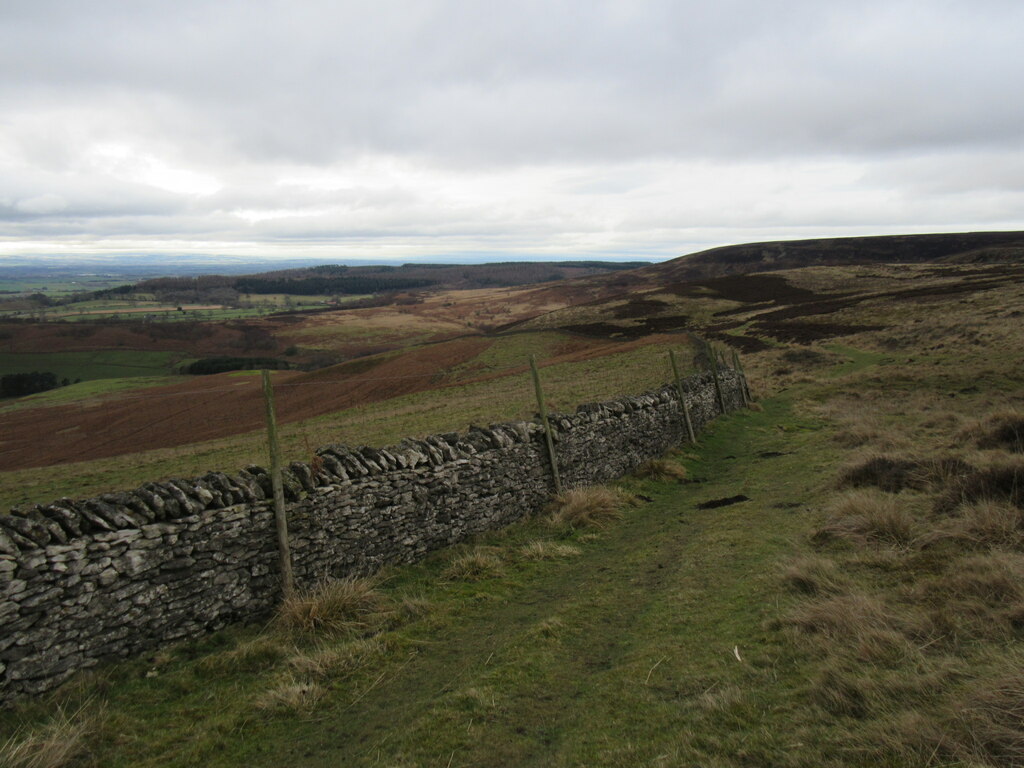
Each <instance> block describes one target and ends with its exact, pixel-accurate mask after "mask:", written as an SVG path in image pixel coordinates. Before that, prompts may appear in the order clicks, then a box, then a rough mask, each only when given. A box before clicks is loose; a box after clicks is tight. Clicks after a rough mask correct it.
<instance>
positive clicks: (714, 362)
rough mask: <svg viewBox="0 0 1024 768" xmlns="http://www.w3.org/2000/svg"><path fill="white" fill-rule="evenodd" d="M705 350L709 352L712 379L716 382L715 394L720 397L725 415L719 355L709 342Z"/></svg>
mask: <svg viewBox="0 0 1024 768" xmlns="http://www.w3.org/2000/svg"><path fill="white" fill-rule="evenodd" d="M704 349H705V350H706V352H707V357H708V359H709V360H710V361H711V377H712V378H713V379H714V380H715V394H717V395H718V407H719V408H721V409H722V413H725V412H726V409H725V395H723V394H722V381H721V379H720V378H719V376H718V353H717V352H716V351H715V350H714V349H713V348H712V347H711V344H710V343H709V342H707V341H705V342H704Z"/></svg>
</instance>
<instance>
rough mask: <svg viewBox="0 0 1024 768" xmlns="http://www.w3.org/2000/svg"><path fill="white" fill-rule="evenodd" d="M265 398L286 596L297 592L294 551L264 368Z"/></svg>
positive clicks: (271, 394) (271, 391) (271, 396)
mask: <svg viewBox="0 0 1024 768" xmlns="http://www.w3.org/2000/svg"><path fill="white" fill-rule="evenodd" d="M263 399H264V401H265V402H266V406H267V443H269V445H270V481H271V484H272V485H273V488H274V522H275V523H276V526H277V549H278V553H279V555H280V558H281V590H282V592H284V596H285V598H286V599H287V598H289V597H291V596H292V595H293V594H294V593H295V576H294V574H293V573H292V553H291V547H290V546H289V545H288V518H287V517H286V516H285V511H284V486H283V485H282V484H281V454H280V451H279V450H278V445H277V414H276V413H275V411H274V387H273V386H272V385H271V383H270V371H268V370H266V369H264V370H263Z"/></svg>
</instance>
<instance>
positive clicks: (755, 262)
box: [630, 232, 1024, 283]
mask: <svg viewBox="0 0 1024 768" xmlns="http://www.w3.org/2000/svg"><path fill="white" fill-rule="evenodd" d="M1021 260H1024V232H961V233H953V234H928V235H879V236H873V237H837V238H822V239H814V240H786V241H777V242H765V243H744V244H742V245H726V246H722V247H720V248H712V249H710V250H707V251H700V252H699V253H692V254H689V255H686V256H681V257H679V258H677V259H673V260H671V261H667V262H664V263H662V264H656V265H652V266H650V267H643V268H640V269H637V270H635V271H633V272H631V273H630V277H631V278H635V279H638V280H641V281H647V280H654V281H657V282H661V283H673V282H683V281H696V280H707V279H710V278H717V277H723V276H726V275H736V274H746V273H749V272H768V271H775V270H780V269H801V268H806V267H826V266H848V265H855V264H922V263H927V262H934V263H965V264H972V263H979V264H985V263H995V262H1003V261H1018V262H1019V261H1021Z"/></svg>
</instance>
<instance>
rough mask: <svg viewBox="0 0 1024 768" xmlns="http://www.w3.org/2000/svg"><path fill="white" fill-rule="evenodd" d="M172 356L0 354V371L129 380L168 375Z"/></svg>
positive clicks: (102, 352) (137, 353)
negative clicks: (37, 372)
mask: <svg viewBox="0 0 1024 768" xmlns="http://www.w3.org/2000/svg"><path fill="white" fill-rule="evenodd" d="M174 358H175V355H174V353H173V352H144V351H141V350H127V349H126V350H117V349H105V350H97V351H92V352H52V353H47V354H28V353H16V352H0V371H3V373H31V372H32V371H52V372H53V373H54V374H56V376H57V378H58V379H63V378H67V379H69V380H71V381H74V380H75V379H82V380H83V381H89V380H93V379H120V378H127V377H132V376H161V375H166V374H167V373H169V372H170V370H171V366H172V363H173V361H174Z"/></svg>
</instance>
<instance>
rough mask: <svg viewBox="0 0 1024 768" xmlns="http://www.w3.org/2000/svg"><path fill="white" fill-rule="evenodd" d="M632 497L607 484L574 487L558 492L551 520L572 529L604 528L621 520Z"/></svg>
mask: <svg viewBox="0 0 1024 768" xmlns="http://www.w3.org/2000/svg"><path fill="white" fill-rule="evenodd" d="M630 501H631V499H630V496H629V495H628V494H626V493H624V492H623V491H620V490H617V489H615V488H608V487H606V486H600V485H599V486H590V487H588V488H573V489H572V490H569V491H565V492H563V493H561V494H559V495H558V496H557V497H556V498H555V500H554V503H553V505H552V506H553V508H554V511H553V514H552V521H553V522H554V523H555V524H556V525H567V526H569V527H571V528H604V527H606V526H607V525H609V524H610V523H612V522H614V521H616V520H619V519H621V517H622V508H623V507H624V506H626V505H627V504H629V503H630Z"/></svg>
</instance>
